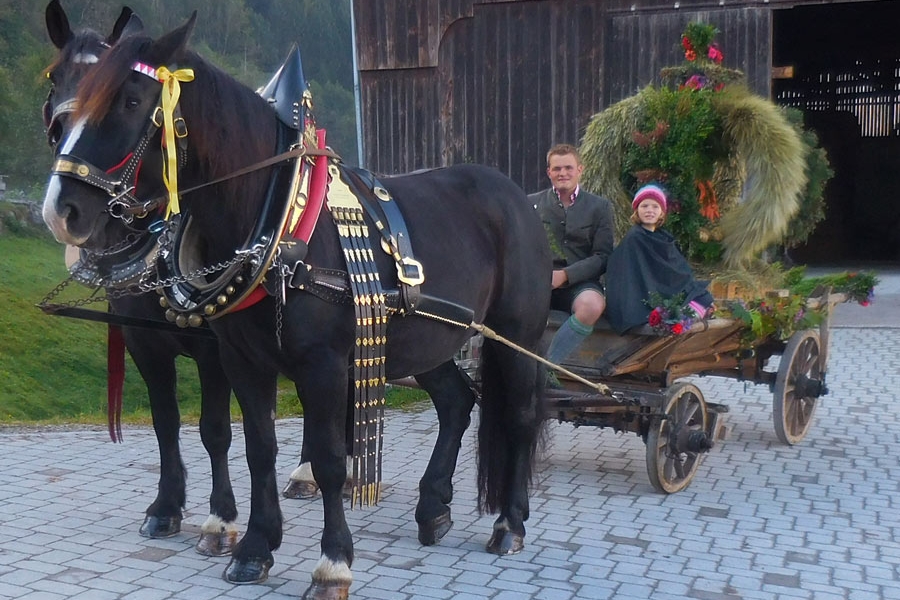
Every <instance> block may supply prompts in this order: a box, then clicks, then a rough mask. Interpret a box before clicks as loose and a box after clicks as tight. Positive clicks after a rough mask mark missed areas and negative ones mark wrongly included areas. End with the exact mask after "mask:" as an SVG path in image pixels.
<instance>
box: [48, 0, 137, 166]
mask: <svg viewBox="0 0 900 600" xmlns="http://www.w3.org/2000/svg"><path fill="white" fill-rule="evenodd" d="M44 16H45V21H46V24H47V35H48V36H49V37H50V41H51V42H53V45H54V46H56V48H57V49H58V50H59V53H58V54H57V56H56V58H55V59H54V61H53V63H52V64H51V65H50V66H49V67H47V70H46V72H45V74H46V77H47V79H48V80H49V81H50V91H49V93H48V94H47V100H46V102H44V106H43V110H42V112H43V119H44V127H46V130H47V143H48V144H49V145H50V147H51V148H53V149H54V150H55V149H56V148H57V145H58V144H59V141H60V140H61V139H62V136H63V134H64V132H65V131H66V130H67V123H68V117H69V116H70V115H71V114H72V113H73V112H74V111H75V93H76V90H77V88H78V84H79V83H80V82H81V80H82V79H83V78H84V76H85V74H86V73H87V71H88V69H90V68H91V67H92V66H93V65H94V64H96V63H97V62H98V61H99V60H100V57H101V56H102V55H103V53H104V52H106V51H107V50H108V49H109V48H110V47H111V46H112V45H113V44H115V43H116V42H117V41H118V40H119V38H120V37H122V36H123V35H131V34H134V33H138V32H140V31H142V30H143V22H142V21H141V19H140V18H139V17H138V16H137V15H136V14H134V12H133V11H132V10H131V9H130V8H129V7H127V6H123V7H122V12H121V13H120V14H119V17H118V19H116V23H115V25H113V30H112V33H110V34H109V35H108V36H106V37H105V38H104V37H103V36H102V35H101V34H100V33H97V32H96V31H94V30H92V29H83V30H80V31H77V32H76V31H73V30H72V28H71V26H70V25H69V19H68V17H67V16H66V12H65V10H63V7H62V5H61V4H60V3H59V0H51V2H50V3H49V4H48V5H47V9H46V11H45V13H44Z"/></svg>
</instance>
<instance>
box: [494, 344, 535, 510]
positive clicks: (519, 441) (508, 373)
mask: <svg viewBox="0 0 900 600" xmlns="http://www.w3.org/2000/svg"><path fill="white" fill-rule="evenodd" d="M541 371H542V370H541V369H539V368H538V362H537V361H536V360H534V359H532V358H528V357H527V356H525V355H524V354H522V353H520V352H517V351H515V350H513V349H511V348H509V347H507V346H505V345H503V344H501V343H499V342H497V341H494V340H489V339H485V341H484V345H483V347H482V350H481V411H480V416H481V419H480V422H479V426H478V454H477V456H478V510H479V511H481V512H482V513H488V514H490V513H496V512H499V511H500V509H501V508H502V507H504V506H509V498H508V497H507V496H508V495H509V494H511V493H513V494H515V493H523V494H527V489H523V490H515V489H511V488H514V487H515V486H511V485H510V483H512V482H514V481H516V479H517V477H516V476H517V475H520V476H523V477H524V480H525V481H526V486H527V488H530V487H531V483H532V478H533V475H534V466H535V462H536V458H537V455H538V451H539V449H540V448H542V447H543V446H544V444H545V440H546V427H545V425H544V424H545V420H544V417H545V414H544V403H543V401H542V398H541V397H540V394H541V393H542V390H543V386H542V385H540V372H541ZM518 461H521V464H515V463H516V462H518ZM524 500H525V502H526V506H527V498H525V499H524ZM524 517H525V518H527V515H524Z"/></svg>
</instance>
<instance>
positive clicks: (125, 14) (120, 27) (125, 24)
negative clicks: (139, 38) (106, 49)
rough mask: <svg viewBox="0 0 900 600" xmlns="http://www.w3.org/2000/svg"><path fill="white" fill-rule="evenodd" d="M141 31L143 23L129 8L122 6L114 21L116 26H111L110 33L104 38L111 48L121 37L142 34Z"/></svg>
mask: <svg viewBox="0 0 900 600" xmlns="http://www.w3.org/2000/svg"><path fill="white" fill-rule="evenodd" d="M143 31H144V22H143V21H141V18H140V17H138V16H137V15H136V14H135V13H134V11H133V10H131V9H130V8H129V7H127V6H123V7H122V12H121V14H119V18H118V19H116V24H115V25H113V30H112V33H111V34H109V37H108V38H106V43H107V44H109V45H110V46H112V45H114V44H115V43H116V42H118V41H119V39H121V38H122V37H123V36H126V35H134V34H136V33H143Z"/></svg>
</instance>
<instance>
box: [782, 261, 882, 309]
mask: <svg viewBox="0 0 900 600" xmlns="http://www.w3.org/2000/svg"><path fill="white" fill-rule="evenodd" d="M805 273H806V269H805V268H804V267H794V268H793V269H791V270H789V271H788V272H787V273H785V276H784V279H785V285H787V286H788V288H789V289H790V290H791V293H794V294H799V295H801V296H806V297H810V296H815V295H816V294H818V293H819V291H820V290H824V289H830V290H831V291H832V292H835V293H839V294H846V295H847V299H848V301H850V300H852V301H854V302H857V303H858V304H860V305H861V306H869V305H870V304H871V303H872V302H874V301H875V286H876V285H878V278H877V277H876V276H875V273H873V272H871V271H864V272H861V273H860V272H856V271H851V272H849V273H848V272H843V273H834V274H831V275H822V276H820V277H806V276H805Z"/></svg>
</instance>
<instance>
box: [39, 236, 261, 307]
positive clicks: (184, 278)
mask: <svg viewBox="0 0 900 600" xmlns="http://www.w3.org/2000/svg"><path fill="white" fill-rule="evenodd" d="M260 255H261V250H260V248H257V247H254V248H253V249H250V250H245V251H241V252H240V253H238V255H237V256H235V257H234V258H232V259H231V260H227V261H223V262H219V263H216V264H215V265H211V266H208V267H201V268H199V269H197V270H196V271H192V272H190V273H186V274H184V275H173V276H172V277H167V278H165V279H155V280H153V281H147V277H148V276H149V275H150V274H151V273H156V267H155V266H152V265H151V266H148V267H147V269H145V270H144V271H143V272H142V273H141V275H140V280H139V282H138V283H136V284H132V285H128V286H125V287H123V288H96V289H95V290H94V293H95V294H96V293H97V292H98V291H99V290H101V289H102V290H103V291H104V292H105V293H103V294H100V295H91V296H90V297H88V298H78V299H76V300H67V301H66V302H64V303H62V304H59V305H58V306H66V307H79V306H85V305H88V304H94V303H96V302H108V301H109V300H115V299H117V298H123V297H125V296H138V295H140V294H146V293H149V292H152V291H155V290H156V289H158V288H160V287H172V286H173V285H176V284H179V283H187V282H189V281H192V280H194V279H197V278H199V277H204V276H206V275H212V274H213V273H218V272H219V271H224V270H225V269H227V268H229V267H231V266H233V265H236V264H238V263H241V262H243V261H245V260H247V259H248V258H253V257H256V258H259V257H260ZM73 280H74V275H69V277H68V278H67V279H65V280H64V281H62V282H60V283H59V284H57V286H56V287H55V288H53V289H52V290H50V292H48V293H47V295H46V296H44V298H43V299H42V300H41V302H40V303H39V304H38V306H41V307H44V306H47V305H48V304H49V303H50V301H51V300H53V299H54V298H55V297H57V296H58V295H60V294H61V293H62V291H63V290H64V289H65V288H66V287H67V286H68V285H69V284H70V283H71V282H72V281H73Z"/></svg>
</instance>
